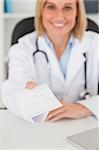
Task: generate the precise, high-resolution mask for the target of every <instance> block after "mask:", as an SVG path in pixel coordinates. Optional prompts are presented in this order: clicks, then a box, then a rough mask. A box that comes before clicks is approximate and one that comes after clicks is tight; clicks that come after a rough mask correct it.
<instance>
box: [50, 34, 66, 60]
mask: <svg viewBox="0 0 99 150" xmlns="http://www.w3.org/2000/svg"><path fill="white" fill-rule="evenodd" d="M49 38H50V40H51V42H52V44H53V47H54V49H55V52H56V55H57V57H58V58H60V57H61V55H62V53H63V52H64V49H65V48H66V46H67V44H68V40H69V36H67V37H66V36H64V37H62V38H61V37H49Z"/></svg>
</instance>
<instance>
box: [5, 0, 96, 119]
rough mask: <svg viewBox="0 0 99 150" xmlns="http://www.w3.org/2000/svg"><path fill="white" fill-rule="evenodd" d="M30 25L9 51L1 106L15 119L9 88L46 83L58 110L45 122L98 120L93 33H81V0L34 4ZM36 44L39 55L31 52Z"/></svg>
mask: <svg viewBox="0 0 99 150" xmlns="http://www.w3.org/2000/svg"><path fill="white" fill-rule="evenodd" d="M35 27H36V32H34V33H31V34H28V35H26V36H24V37H22V38H21V39H20V40H19V43H18V44H16V45H14V46H12V48H11V50H10V53H9V79H8V80H7V81H6V83H5V85H4V91H5V93H6V94H5V95H6V96H5V99H4V102H5V104H6V106H7V107H8V108H9V109H10V110H11V111H12V112H14V113H16V114H18V115H20V116H21V114H20V111H19V109H18V107H17V105H16V103H17V102H16V101H15V100H14V92H13V94H12V95H11V93H12V91H14V90H13V88H11V86H10V84H13V85H15V86H16V87H18V86H19V87H25V88H30V89H31V88H34V87H35V86H36V85H37V84H41V83H47V84H48V85H49V87H50V88H51V90H52V91H53V93H54V94H55V95H56V96H57V98H58V99H59V100H60V101H61V102H62V103H63V106H62V107H60V108H58V109H56V110H53V111H51V112H50V113H49V114H48V117H47V119H46V120H49V121H56V120H59V119H62V118H72V119H77V118H84V117H88V116H92V115H95V116H96V117H97V118H98V117H99V114H98V110H97V109H98V105H99V97H98V96H97V94H98V93H97V91H98V81H99V51H98V49H99V35H98V34H96V33H94V32H91V31H87V32H86V31H85V30H86V17H85V10H84V4H83V0H37V5H36V18H35ZM36 44H37V46H38V48H39V49H40V50H42V51H43V52H45V54H43V53H41V52H39V53H37V54H35V51H36V50H37V48H36ZM34 55H35V56H34ZM45 55H47V58H46V56H45ZM33 56H34V57H33ZM8 87H9V88H8ZM86 89H87V93H88V95H87V93H85V94H84V96H83V93H82V91H85V90H86ZM89 93H90V95H91V97H90V96H89ZM81 94H82V97H81ZM7 95H8V96H7ZM85 95H87V99H86V98H85Z"/></svg>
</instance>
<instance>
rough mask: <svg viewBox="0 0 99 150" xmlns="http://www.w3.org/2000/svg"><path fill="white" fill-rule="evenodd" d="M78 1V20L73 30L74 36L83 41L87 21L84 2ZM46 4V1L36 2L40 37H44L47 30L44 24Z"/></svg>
mask: <svg viewBox="0 0 99 150" xmlns="http://www.w3.org/2000/svg"><path fill="white" fill-rule="evenodd" d="M76 1H77V18H76V24H75V27H74V28H73V35H74V36H75V37H76V38H78V39H79V40H81V39H82V37H83V34H84V31H85V30H86V26H87V20H86V14H85V7H84V2H83V0H76ZM45 3H46V0H37V2H36V16H35V29H36V32H37V34H38V36H43V35H44V33H45V29H44V27H43V23H42V12H43V8H44V5H45Z"/></svg>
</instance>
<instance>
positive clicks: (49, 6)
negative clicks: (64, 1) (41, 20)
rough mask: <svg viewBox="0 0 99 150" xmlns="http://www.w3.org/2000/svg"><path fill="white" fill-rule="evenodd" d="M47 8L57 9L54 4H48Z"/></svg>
mask: <svg viewBox="0 0 99 150" xmlns="http://www.w3.org/2000/svg"><path fill="white" fill-rule="evenodd" d="M47 9H48V10H55V6H54V5H48V6H47Z"/></svg>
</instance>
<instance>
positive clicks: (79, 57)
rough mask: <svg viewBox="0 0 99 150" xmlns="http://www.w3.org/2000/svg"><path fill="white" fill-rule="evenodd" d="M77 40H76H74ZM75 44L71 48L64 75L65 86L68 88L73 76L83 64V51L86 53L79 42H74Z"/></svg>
mask: <svg viewBox="0 0 99 150" xmlns="http://www.w3.org/2000/svg"><path fill="white" fill-rule="evenodd" d="M76 42H77V41H76ZM75 45H76V46H75V47H74V48H73V51H72V52H71V56H70V60H69V63H68V68H67V76H66V87H67V88H68V87H69V86H70V85H71V84H72V80H73V79H74V78H75V76H76V75H77V73H78V72H79V70H80V69H81V67H82V66H83V65H84V62H85V57H84V53H86V51H85V49H83V47H82V46H81V44H80V42H78V44H75Z"/></svg>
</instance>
